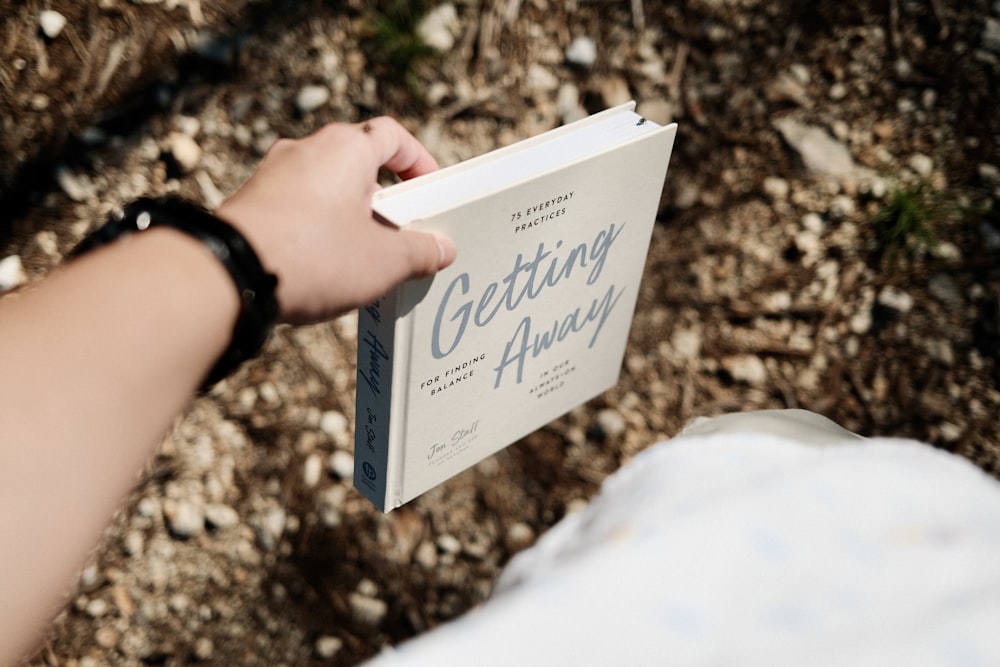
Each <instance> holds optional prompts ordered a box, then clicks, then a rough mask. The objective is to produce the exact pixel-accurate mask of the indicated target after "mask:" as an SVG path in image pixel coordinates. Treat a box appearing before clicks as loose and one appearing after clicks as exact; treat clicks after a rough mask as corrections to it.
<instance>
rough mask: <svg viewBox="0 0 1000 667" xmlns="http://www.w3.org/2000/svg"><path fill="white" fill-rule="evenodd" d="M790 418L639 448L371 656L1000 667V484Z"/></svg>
mask: <svg viewBox="0 0 1000 667" xmlns="http://www.w3.org/2000/svg"><path fill="white" fill-rule="evenodd" d="M788 417H789V418H790V419H791V420H792V421H793V422H795V423H797V424H799V426H798V428H800V429H801V432H800V433H799V435H800V436H801V437H800V438H797V439H791V438H790V434H791V435H794V434H795V433H796V431H795V429H794V428H793V429H792V430H789V429H788V428H785V427H786V426H788V425H787V424H783V425H780V427H779V428H776V429H775V428H772V427H770V426H767V425H766V424H767V423H768V422H773V421H774V420H777V421H778V422H781V421H782V415H780V414H768V415H763V416H762V417H761V418H760V419H759V420H755V419H754V418H747V419H748V420H749V421H747V420H742V419H741V420H736V421H735V422H730V423H729V424H728V425H727V426H726V427H725V428H719V429H715V428H711V427H705V424H704V423H702V424H700V425H699V424H695V425H693V426H692V427H690V428H689V429H687V430H686V432H685V434H684V435H682V436H680V437H678V438H675V439H674V440H672V441H668V442H666V443H661V444H659V445H656V446H654V447H652V448H650V449H648V450H647V451H645V452H643V453H642V454H640V455H639V456H638V457H636V458H635V459H634V460H633V461H631V462H630V463H628V464H627V465H626V466H624V467H623V468H622V469H621V470H620V471H619V472H617V473H616V474H614V475H613V476H611V477H610V478H609V479H608V480H607V481H606V482H605V484H604V486H603V488H602V490H601V493H600V494H599V496H598V497H597V498H595V499H594V501H593V502H592V503H590V505H589V506H588V507H587V508H586V509H585V510H583V511H581V512H579V513H577V514H574V515H571V516H569V517H567V518H566V519H564V520H563V521H561V522H560V523H559V524H557V525H556V526H555V527H553V528H552V529H551V530H550V531H549V532H548V533H547V534H546V535H544V536H543V537H542V539H540V540H539V542H538V543H537V544H536V545H535V546H534V547H532V548H531V549H528V550H526V551H525V552H523V553H521V554H519V555H518V556H517V557H516V558H514V559H513V560H512V561H511V563H510V564H509V565H508V567H507V568H506V570H505V571H504V573H503V575H502V576H501V578H500V581H499V582H498V584H497V587H496V590H495V591H494V594H493V596H492V597H491V599H490V600H489V601H487V602H486V603H485V604H483V605H482V606H481V607H480V608H479V609H477V610H475V611H473V612H471V613H469V614H467V615H465V616H464V617H462V618H460V619H458V620H456V621H453V622H451V623H448V624H446V625H444V626H443V627H441V628H438V629H436V630H434V631H432V632H429V633H427V634H425V635H423V636H421V637H418V638H416V639H415V640H412V641H410V642H407V643H405V644H403V645H402V646H400V647H398V648H396V649H395V650H391V651H387V652H385V653H383V654H382V655H381V656H379V657H378V658H376V659H375V661H374V662H373V663H371V664H372V665H377V666H378V667H387V666H390V665H391V666H412V665H434V666H435V667H439V666H441V665H465V664H470V665H471V664H475V665H477V666H487V665H497V666H500V665H503V666H509V665H630V666H633V665H664V664H676V665H796V666H798V665H811V666H813V665H852V666H857V665H879V666H883V665H907V666H908V667H909V666H913V665H1000V483H998V482H997V481H996V480H994V479H992V478H990V477H988V476H987V475H985V474H984V473H983V472H982V471H980V470H979V469H978V468H976V467H975V466H973V465H972V464H971V463H969V462H967V461H965V460H964V459H960V458H958V457H955V456H952V455H949V454H947V453H944V452H941V451H938V450H935V449H933V448H931V447H930V446H928V445H924V444H920V443H916V442H912V441H903V440H889V439H871V440H864V439H857V437H856V436H853V434H850V433H848V432H846V431H845V432H844V434H847V435H844V436H843V438H832V439H828V440H827V442H829V443H831V444H819V445H817V444H809V445H805V444H802V442H799V441H798V440H805V441H811V435H810V432H811V431H812V429H813V427H816V428H818V429H819V430H820V431H823V430H824V429H825V428H827V426H826V425H824V424H820V423H818V422H816V423H811V419H812V418H811V417H805V419H804V421H803V419H802V417H803V415H802V414H792V413H789V414H788ZM796 420H798V421H796ZM824 421H826V420H824ZM827 424H832V422H828V421H827ZM718 425H719V424H715V426H718ZM834 426H835V425H834ZM706 428H708V430H707V431H706ZM835 428H838V429H839V427H835ZM776 433H777V434H776ZM812 435H815V433H812ZM841 435H843V434H841Z"/></svg>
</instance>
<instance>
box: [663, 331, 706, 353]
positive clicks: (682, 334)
mask: <svg viewBox="0 0 1000 667" xmlns="http://www.w3.org/2000/svg"><path fill="white" fill-rule="evenodd" d="M670 347H672V348H673V350H674V354H676V355H677V356H678V357H679V358H680V359H697V358H698V355H699V354H700V353H701V333H700V332H698V331H697V330H695V329H677V330H675V331H674V332H673V334H671V336H670Z"/></svg>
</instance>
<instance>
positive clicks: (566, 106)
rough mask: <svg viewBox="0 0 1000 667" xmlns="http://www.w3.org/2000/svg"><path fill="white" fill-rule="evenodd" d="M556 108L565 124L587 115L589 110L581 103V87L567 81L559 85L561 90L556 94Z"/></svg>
mask: <svg viewBox="0 0 1000 667" xmlns="http://www.w3.org/2000/svg"><path fill="white" fill-rule="evenodd" d="M556 108H557V109H558V110H559V117H560V118H561V119H562V122H563V123H565V124H569V123H572V122H573V121H575V120H580V119H581V118H584V117H586V116H587V110H586V109H584V108H583V105H581V104H580V89H579V88H577V87H576V86H575V85H573V84H572V83H565V84H563V85H562V86H560V87H559V92H558V93H557V94H556Z"/></svg>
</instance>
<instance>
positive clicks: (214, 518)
mask: <svg viewBox="0 0 1000 667" xmlns="http://www.w3.org/2000/svg"><path fill="white" fill-rule="evenodd" d="M205 521H207V522H208V523H209V525H211V526H214V527H215V528H218V529H220V530H226V529H228V528H235V527H236V526H238V525H239V523H240V514H239V512H237V511H236V510H235V509H233V508H232V507H230V506H229V505H225V504H223V503H209V504H208V505H206V506H205Z"/></svg>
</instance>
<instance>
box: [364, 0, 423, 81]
mask: <svg viewBox="0 0 1000 667" xmlns="http://www.w3.org/2000/svg"><path fill="white" fill-rule="evenodd" d="M427 9H428V7H427V3H425V2H405V1H404V0H380V1H379V2H375V3H372V5H371V6H370V7H369V8H368V11H367V14H366V17H365V19H366V27H367V31H366V32H367V33H368V36H369V38H370V46H371V51H370V58H371V60H372V62H373V63H374V64H375V65H376V66H377V67H379V68H380V69H381V70H382V74H384V75H385V76H386V77H388V78H389V79H391V80H393V81H396V82H400V83H405V84H406V85H407V87H408V88H410V90H411V91H413V90H416V89H417V82H416V69H417V67H418V66H419V64H420V63H421V62H423V61H425V60H427V59H428V58H429V57H430V56H432V55H433V54H434V49H432V48H431V47H429V46H427V45H426V44H424V42H423V40H422V39H421V38H420V35H419V34H418V33H417V26H418V25H419V23H420V19H421V18H422V17H423V15H424V14H425V13H426V12H427Z"/></svg>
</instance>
